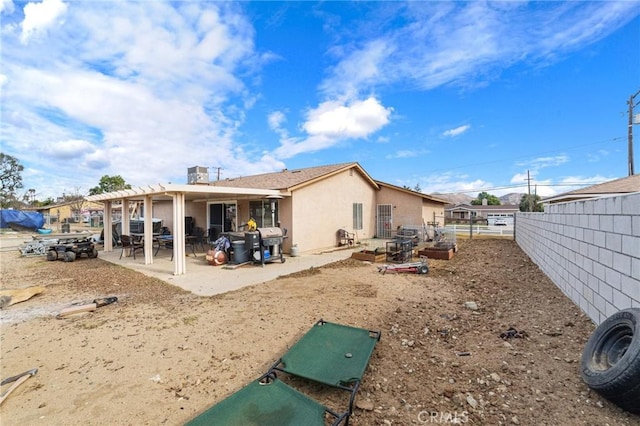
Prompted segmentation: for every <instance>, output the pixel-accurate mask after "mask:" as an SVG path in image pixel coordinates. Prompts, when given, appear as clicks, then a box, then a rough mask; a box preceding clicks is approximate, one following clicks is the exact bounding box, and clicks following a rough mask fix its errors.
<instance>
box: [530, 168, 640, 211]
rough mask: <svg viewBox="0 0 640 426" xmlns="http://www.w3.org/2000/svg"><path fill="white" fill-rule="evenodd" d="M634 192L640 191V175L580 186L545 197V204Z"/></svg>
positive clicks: (543, 200)
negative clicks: (584, 186)
mask: <svg viewBox="0 0 640 426" xmlns="http://www.w3.org/2000/svg"><path fill="white" fill-rule="evenodd" d="M632 192H640V175H631V176H627V177H623V178H620V179H615V180H610V181H609V182H604V183H600V184H597V185H592V186H588V187H586V188H580V189H576V190H573V191H569V192H564V193H562V194H558V195H552V196H550V197H546V198H543V199H542V200H541V202H542V203H544V204H555V203H563V202H566V201H576V200H586V199H592V198H599V197H603V196H611V195H624V194H630V193H632Z"/></svg>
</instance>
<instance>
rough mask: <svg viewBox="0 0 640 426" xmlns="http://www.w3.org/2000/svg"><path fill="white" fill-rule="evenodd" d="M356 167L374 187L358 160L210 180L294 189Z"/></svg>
mask: <svg viewBox="0 0 640 426" xmlns="http://www.w3.org/2000/svg"><path fill="white" fill-rule="evenodd" d="M348 169H355V170H357V172H358V173H360V174H361V175H362V176H363V177H364V178H365V179H366V180H368V181H369V182H370V183H371V184H372V185H373V186H374V187H376V188H377V184H376V183H375V181H374V180H373V179H371V177H370V176H369V175H368V174H367V172H365V171H364V169H363V168H362V167H360V165H359V164H358V163H356V162H352V163H340V164H332V165H328V166H317V167H307V168H304V169H294V170H289V169H283V170H281V171H279V172H272V173H263V174H259V175H251V176H241V177H236V178H229V179H224V180H218V181H213V182H210V183H209V185H213V186H233V187H240V188H257V189H278V190H294V189H296V188H300V187H303V186H306V185H308V184H311V183H313V182H316V181H318V180H322V179H324V178H326V177H329V176H332V175H334V174H337V173H340V172H342V171H344V170H348Z"/></svg>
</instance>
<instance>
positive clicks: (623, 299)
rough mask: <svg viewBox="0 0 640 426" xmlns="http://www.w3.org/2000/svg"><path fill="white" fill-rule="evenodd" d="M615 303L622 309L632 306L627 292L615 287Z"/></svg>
mask: <svg viewBox="0 0 640 426" xmlns="http://www.w3.org/2000/svg"><path fill="white" fill-rule="evenodd" d="M613 304H614V305H615V306H616V307H617V308H618V310H620V309H626V308H630V307H631V298H630V297H629V296H627V295H626V294H624V293H622V292H621V291H618V290H616V289H613Z"/></svg>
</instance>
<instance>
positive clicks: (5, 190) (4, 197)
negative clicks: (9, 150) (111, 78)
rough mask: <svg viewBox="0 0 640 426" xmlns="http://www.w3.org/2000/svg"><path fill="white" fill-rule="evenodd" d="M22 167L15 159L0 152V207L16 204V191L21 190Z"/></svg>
mask: <svg viewBox="0 0 640 426" xmlns="http://www.w3.org/2000/svg"><path fill="white" fill-rule="evenodd" d="M23 170H24V166H23V165H22V164H20V162H19V161H18V159H17V158H15V157H12V156H11V155H7V154H4V153H2V152H0V183H2V188H1V189H0V206H1V207H2V208H6V207H10V206H11V205H12V204H13V203H14V202H16V201H17V200H16V190H17V189H20V188H22V174H21V173H22V171H23Z"/></svg>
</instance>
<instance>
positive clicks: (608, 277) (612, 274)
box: [604, 268, 622, 290]
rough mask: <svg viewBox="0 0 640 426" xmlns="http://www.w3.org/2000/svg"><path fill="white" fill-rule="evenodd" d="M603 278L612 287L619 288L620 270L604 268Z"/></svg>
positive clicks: (620, 281)
mask: <svg viewBox="0 0 640 426" xmlns="http://www.w3.org/2000/svg"><path fill="white" fill-rule="evenodd" d="M604 280H605V281H606V283H607V284H609V285H610V286H611V287H613V288H614V289H618V290H620V287H621V285H622V276H621V275H620V272H618V271H616V270H615V269H612V268H605V270H604Z"/></svg>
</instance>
